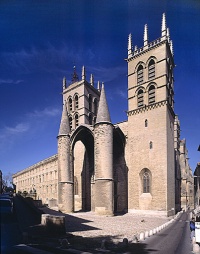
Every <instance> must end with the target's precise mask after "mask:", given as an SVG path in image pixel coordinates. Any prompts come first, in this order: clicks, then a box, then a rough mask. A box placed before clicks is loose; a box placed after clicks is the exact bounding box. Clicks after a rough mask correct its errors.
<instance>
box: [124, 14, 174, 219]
mask: <svg viewBox="0 0 200 254" xmlns="http://www.w3.org/2000/svg"><path fill="white" fill-rule="evenodd" d="M127 63H128V154H129V155H128V156H129V159H128V168H129V177H128V179H129V180H128V181H129V183H128V185H129V190H128V191H129V204H128V205H129V210H146V211H147V210H151V211H152V210H156V211H158V210H159V211H160V212H162V213H163V214H167V215H171V214H173V213H174V210H175V189H174V181H175V180H174V177H175V160H174V119H175V115H174V89H173V68H174V60H173V49H172V41H170V36H169V29H167V28H166V21H165V14H163V19H162V28H161V37H160V38H158V39H157V40H155V41H153V42H150V43H149V42H148V29H147V25H145V27H144V45H143V47H141V48H137V46H135V48H134V50H132V38H131V35H129V41H128V59H127Z"/></svg>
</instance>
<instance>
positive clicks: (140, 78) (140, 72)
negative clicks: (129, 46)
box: [137, 64, 144, 84]
mask: <svg viewBox="0 0 200 254" xmlns="http://www.w3.org/2000/svg"><path fill="white" fill-rule="evenodd" d="M143 81H144V72H143V66H142V65H141V64H140V65H139V67H138V69H137V83H138V84H140V83H142V82H143Z"/></svg>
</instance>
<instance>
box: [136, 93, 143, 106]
mask: <svg viewBox="0 0 200 254" xmlns="http://www.w3.org/2000/svg"><path fill="white" fill-rule="evenodd" d="M137 100H138V101H137V102H138V108H139V107H142V106H143V105H144V92H143V90H142V89H140V90H139V91H138V94H137Z"/></svg>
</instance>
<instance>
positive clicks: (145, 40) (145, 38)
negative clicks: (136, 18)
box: [144, 24, 148, 46]
mask: <svg viewBox="0 0 200 254" xmlns="http://www.w3.org/2000/svg"><path fill="white" fill-rule="evenodd" d="M147 45H148V27H147V24H145V26H144V46H147Z"/></svg>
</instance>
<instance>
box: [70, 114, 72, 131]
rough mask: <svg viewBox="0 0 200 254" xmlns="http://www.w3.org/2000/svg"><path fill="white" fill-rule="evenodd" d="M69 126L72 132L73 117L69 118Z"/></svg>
mask: <svg viewBox="0 0 200 254" xmlns="http://www.w3.org/2000/svg"><path fill="white" fill-rule="evenodd" d="M69 125H70V129H71V130H72V117H71V116H69Z"/></svg>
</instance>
